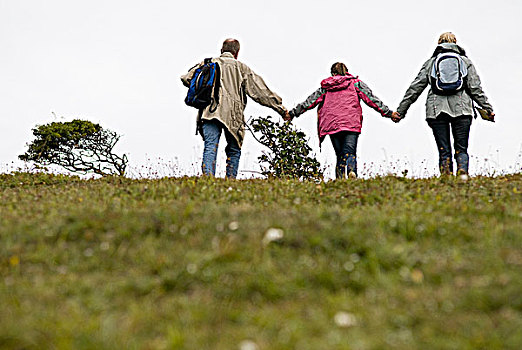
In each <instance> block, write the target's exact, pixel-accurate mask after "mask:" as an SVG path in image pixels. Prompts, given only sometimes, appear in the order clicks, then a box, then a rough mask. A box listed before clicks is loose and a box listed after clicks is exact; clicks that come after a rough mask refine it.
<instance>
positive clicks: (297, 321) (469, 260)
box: [0, 173, 522, 350]
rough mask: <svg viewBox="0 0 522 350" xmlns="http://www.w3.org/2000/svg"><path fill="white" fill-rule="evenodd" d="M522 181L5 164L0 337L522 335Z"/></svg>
mask: <svg viewBox="0 0 522 350" xmlns="http://www.w3.org/2000/svg"><path fill="white" fill-rule="evenodd" d="M521 193H522V175H520V174H518V175H510V176H503V177H497V178H486V177H477V178H472V179H470V180H469V181H468V182H459V181H458V180H456V179H454V178H442V179H437V178H435V179H424V180H411V179H403V178H395V177H384V178H376V179H370V180H356V181H337V182H328V183H321V184H315V183H312V182H304V183H301V182H297V181H284V180H279V181H276V180H273V181H272V180H247V181H226V180H221V179H207V178H176V179H162V180H130V179H120V178H108V179H101V180H88V181H86V180H81V179H79V178H74V177H65V176H53V175H45V174H32V175H31V174H25V173H17V174H13V175H0V220H1V222H0V349H227V350H229V349H239V348H240V344H241V343H242V342H244V341H245V340H250V341H252V342H254V343H255V344H257V348H258V349H520V348H522V332H521V330H522V273H521V271H522V194H521ZM270 228H277V229H281V230H283V235H284V236H283V238H282V239H280V240H276V241H272V242H267V240H263V238H264V236H265V233H266V231H267V230H268V229H270ZM343 313H344V315H345V318H347V319H348V320H349V322H347V323H345V324H343V323H342V322H339V319H342V317H340V315H343ZM336 316H337V318H336ZM336 320H337V322H336ZM341 321H342V320H341ZM243 348H244V349H247V348H248V347H247V346H244V347H243ZM254 348H255V347H254Z"/></svg>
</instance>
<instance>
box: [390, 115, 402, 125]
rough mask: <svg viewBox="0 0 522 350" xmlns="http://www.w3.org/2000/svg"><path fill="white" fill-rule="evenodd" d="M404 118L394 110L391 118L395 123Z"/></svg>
mask: <svg viewBox="0 0 522 350" xmlns="http://www.w3.org/2000/svg"><path fill="white" fill-rule="evenodd" d="M401 119H402V117H401V115H400V114H399V113H397V112H393V113H392V116H391V120H392V121H393V122H394V123H398V122H400V121H401Z"/></svg>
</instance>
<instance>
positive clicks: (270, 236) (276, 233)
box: [263, 227, 285, 245]
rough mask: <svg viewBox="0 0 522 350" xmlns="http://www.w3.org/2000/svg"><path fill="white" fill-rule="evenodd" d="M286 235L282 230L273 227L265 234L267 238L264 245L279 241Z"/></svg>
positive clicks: (264, 238)
mask: <svg viewBox="0 0 522 350" xmlns="http://www.w3.org/2000/svg"><path fill="white" fill-rule="evenodd" d="M284 235H285V234H284V231H283V230H281V229H280V228H273V227H271V228H269V229H268V230H266V232H265V236H264V237H263V244H265V245H266V244H268V243H270V242H273V241H279V240H281V239H283V237H284Z"/></svg>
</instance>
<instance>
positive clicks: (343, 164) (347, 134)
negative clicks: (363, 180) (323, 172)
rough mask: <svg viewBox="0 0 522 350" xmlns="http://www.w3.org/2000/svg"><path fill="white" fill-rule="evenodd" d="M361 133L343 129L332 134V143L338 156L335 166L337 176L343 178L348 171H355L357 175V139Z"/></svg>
mask: <svg viewBox="0 0 522 350" xmlns="http://www.w3.org/2000/svg"><path fill="white" fill-rule="evenodd" d="M358 139H359V133H357V132H352V131H341V132H338V133H335V134H332V135H330V140H332V145H333V148H334V150H335V155H336V156H337V164H336V166H335V178H336V179H342V178H344V177H345V176H346V172H347V171H348V173H350V171H353V172H354V173H355V175H357V140H358Z"/></svg>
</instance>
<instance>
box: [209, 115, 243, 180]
mask: <svg viewBox="0 0 522 350" xmlns="http://www.w3.org/2000/svg"><path fill="white" fill-rule="evenodd" d="M202 128H203V139H204V140H205V147H204V149H203V163H202V165H201V170H202V171H203V175H211V176H215V175H216V159H217V150H218V145H219V138H220V137H221V131H222V130H224V131H225V138H226V140H227V147H225V153H226V155H227V170H226V176H227V178H231V179H235V178H236V176H237V172H238V168H239V158H240V157H241V148H240V147H239V145H238V143H237V141H236V138H235V137H234V136H232V134H231V133H230V132H229V131H228V130H227V128H225V126H224V125H223V124H222V123H221V122H220V121H218V120H216V119H212V120H203V127H202Z"/></svg>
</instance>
